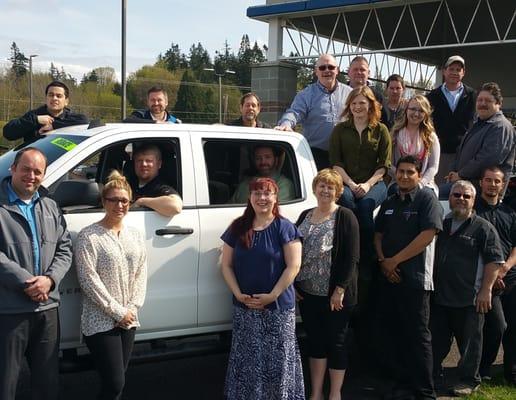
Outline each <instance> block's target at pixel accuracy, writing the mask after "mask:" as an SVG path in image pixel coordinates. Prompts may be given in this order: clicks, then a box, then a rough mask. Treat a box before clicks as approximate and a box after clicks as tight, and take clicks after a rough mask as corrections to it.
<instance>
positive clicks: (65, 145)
mask: <svg viewBox="0 0 516 400" xmlns="http://www.w3.org/2000/svg"><path fill="white" fill-rule="evenodd" d="M50 143H52V144H54V145H56V146H57V147H61V148H62V149H64V150H66V151H70V150H72V149H73V148H74V147H75V146H77V145H76V144H75V143H74V142H72V141H71V140H68V139H64V138H55V139H54V140H52V141H51V142H50Z"/></svg>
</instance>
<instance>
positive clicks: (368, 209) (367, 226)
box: [338, 181, 387, 306]
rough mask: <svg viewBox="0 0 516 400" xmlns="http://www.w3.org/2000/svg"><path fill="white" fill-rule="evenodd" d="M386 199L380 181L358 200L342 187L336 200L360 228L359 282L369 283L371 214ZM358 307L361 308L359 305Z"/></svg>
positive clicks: (347, 188) (371, 257)
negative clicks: (347, 210) (351, 212)
mask: <svg viewBox="0 0 516 400" xmlns="http://www.w3.org/2000/svg"><path fill="white" fill-rule="evenodd" d="M386 198H387V186H385V183H384V182H383V181H380V182H378V183H377V184H376V185H374V186H372V187H371V189H370V190H369V192H367V194H366V195H365V196H364V197H362V198H360V199H357V198H355V196H354V195H353V192H352V191H351V189H350V188H349V187H348V186H344V192H343V193H342V196H341V197H340V199H339V200H338V203H339V204H340V205H341V206H344V207H346V208H349V209H350V210H351V211H353V212H354V213H355V215H356V217H357V220H358V224H359V227H360V266H359V279H361V280H365V281H371V277H372V273H373V267H374V266H375V263H374V260H375V251H374V246H373V236H374V220H373V213H374V210H375V208H376V207H378V206H379V205H380V204H382V203H383V201H384V200H385V199H386ZM359 296H360V293H359ZM359 303H360V302H359ZM360 305H361V306H362V304H361V303H360Z"/></svg>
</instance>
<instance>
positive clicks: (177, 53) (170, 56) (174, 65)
mask: <svg viewBox="0 0 516 400" xmlns="http://www.w3.org/2000/svg"><path fill="white" fill-rule="evenodd" d="M156 66H157V67H162V68H166V69H168V70H169V71H177V70H178V69H180V68H183V69H184V68H188V60H187V59H186V56H185V55H184V54H183V53H181V50H180V49H179V45H177V44H174V43H171V45H170V48H169V49H168V50H167V51H166V52H165V55H164V56H163V55H161V54H160V55H159V56H158V61H157V62H156Z"/></svg>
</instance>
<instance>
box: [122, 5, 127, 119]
mask: <svg viewBox="0 0 516 400" xmlns="http://www.w3.org/2000/svg"><path fill="white" fill-rule="evenodd" d="M126 22H127V0H122V77H121V78H122V105H121V107H122V110H121V111H122V121H123V120H124V119H125V117H126V108H127V107H126V104H127V81H126V72H125V67H126V61H127V57H126Z"/></svg>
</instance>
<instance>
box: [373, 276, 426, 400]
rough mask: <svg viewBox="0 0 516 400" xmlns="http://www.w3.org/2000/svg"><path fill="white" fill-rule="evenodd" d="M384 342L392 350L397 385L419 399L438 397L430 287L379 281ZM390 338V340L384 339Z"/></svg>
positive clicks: (392, 365)
mask: <svg viewBox="0 0 516 400" xmlns="http://www.w3.org/2000/svg"><path fill="white" fill-rule="evenodd" d="M380 299H381V300H382V306H381V307H380V311H381V317H382V321H384V323H385V324H386V325H385V326H383V327H379V329H380V331H381V333H380V334H381V336H382V338H384V339H382V342H383V343H382V345H383V347H384V348H385V349H387V350H390V351H391V352H390V354H391V359H390V360H388V362H389V364H390V365H391V367H392V371H391V373H392V375H393V376H394V377H395V380H396V387H397V388H399V389H406V390H410V391H412V392H413V393H414V395H415V396H416V398H417V399H435V398H436V396H435V391H434V380H433V376H432V370H433V359H432V337H431V334H430V329H429V320H430V291H427V290H423V289H415V288H411V287H408V286H407V285H404V284H392V283H389V282H387V281H386V280H385V279H383V280H382V281H381V282H380ZM385 339H387V340H385Z"/></svg>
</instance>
